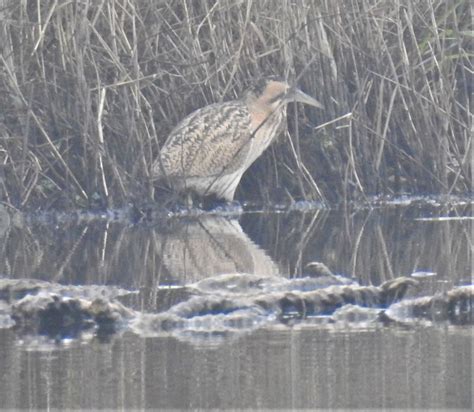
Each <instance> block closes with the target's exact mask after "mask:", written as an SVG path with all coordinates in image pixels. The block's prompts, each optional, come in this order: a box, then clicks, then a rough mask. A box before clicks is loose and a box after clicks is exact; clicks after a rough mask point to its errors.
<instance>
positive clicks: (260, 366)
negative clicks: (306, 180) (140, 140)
mask: <svg viewBox="0 0 474 412" xmlns="http://www.w3.org/2000/svg"><path fill="white" fill-rule="evenodd" d="M300 209H303V210H299V211H298V210H294V211H291V212H279V213H275V212H273V213H266V214H264V213H244V214H243V215H242V216H240V218H239V219H232V218H230V217H219V216H201V217H195V218H179V219H169V220H168V221H164V222H161V223H158V222H154V223H138V224H131V223H129V222H127V221H126V220H125V221H121V220H107V219H85V218H82V219H73V218H71V219H69V220H68V219H67V218H62V219H56V220H54V219H53V220H51V219H50V218H48V219H43V218H41V217H38V216H36V217H35V218H25V217H24V216H19V215H16V216H12V217H10V218H9V220H10V222H9V224H6V223H4V224H3V225H0V239H1V241H0V242H1V243H0V254H1V257H0V274H2V276H3V277H7V278H14V279H20V278H34V279H40V280H44V281H48V282H52V283H53V284H61V285H109V286H114V287H116V288H120V289H125V290H130V291H134V292H135V293H133V294H130V295H127V296H124V297H122V298H119V300H120V301H121V302H122V303H123V304H125V305H126V306H127V307H128V308H131V309H132V310H134V311H137V312H140V313H142V312H146V313H149V314H151V315H153V314H156V313H163V312H166V311H168V310H172V309H173V308H175V307H176V305H177V304H178V303H179V302H183V301H184V302H185V301H186V299H188V298H189V295H190V292H189V289H188V287H187V286H189V285H190V284H196V283H198V284H199V282H203V280H204V279H207V278H209V277H210V276H217V277H219V275H222V274H226V273H236V272H237V273H249V274H258V275H261V276H263V277H266V278H268V279H274V278H275V277H278V278H282V277H284V278H286V279H289V280H290V281H291V279H295V278H298V277H301V276H304V274H305V265H306V264H307V263H308V262H310V261H320V262H323V263H325V264H326V265H327V266H328V267H329V268H330V269H331V270H332V271H333V272H334V273H336V274H340V275H343V276H345V277H346V278H347V279H348V281H355V282H357V283H359V284H361V285H370V284H373V285H379V284H381V283H383V282H384V281H387V280H390V279H393V278H396V277H398V276H410V275H411V274H414V277H413V278H414V279H416V280H418V281H419V282H420V286H419V287H418V288H417V289H416V290H414V291H411V292H410V294H409V296H432V295H434V294H436V293H440V292H443V291H449V290H451V289H453V288H455V287H457V286H459V285H466V284H471V283H472V280H471V264H472V256H471V253H472V220H469V219H461V218H462V217H470V213H471V212H470V206H469V205H458V206H455V207H454V206H451V207H448V206H444V207H438V206H436V207H435V206H432V207H427V205H426V204H425V205H423V207H421V206H416V205H411V206H401V205H392V206H390V207H384V208H379V209H372V210H369V209H358V210H352V211H351V212H346V213H344V212H343V211H329V210H321V209H311V208H304V207H300ZM440 217H442V219H440ZM446 217H450V219H446ZM4 221H5V220H3V221H1V222H2V223H3V222H4ZM0 305H3V306H0V320H1V314H2V310H3V311H4V312H5V302H3V303H2V301H0ZM2 308H3V309H2ZM3 319H5V316H3ZM0 325H1V323H0ZM201 327H202V328H204V331H205V332H206V331H207V329H205V327H206V326H205V325H204V326H201ZM0 346H1V350H0V368H1V370H2V371H3V374H2V375H1V376H0V399H2V407H6V408H21V409H24V408H25V409H36V408H59V409H63V408H86V409H87V408H94V409H95V408H151V407H155V408H158V407H159V408H220V409H221V408H251V409H255V408H354V407H359V408H362V407H363V408H382V407H385V408H389V407H397V408H428V407H429V408H466V409H470V408H471V406H472V367H471V365H472V326H469V325H467V326H463V325H453V324H452V323H450V322H447V321H442V322H430V321H428V320H426V319H420V320H415V321H414V322H411V323H407V324H395V325H385V324H383V323H381V322H336V323H331V324H328V323H327V322H325V321H324V320H321V319H320V318H318V317H316V318H308V319H293V320H292V321H291V322H287V323H282V322H277V321H274V322H269V323H265V324H262V325H252V327H242V328H241V329H240V330H238V331H237V333H234V334H225V333H220V334H217V333H215V331H214V333H213V334H211V333H201V334H200V335H199V336H196V334H193V333H190V331H189V330H185V331H183V333H181V332H180V333H163V332H160V333H157V331H156V330H147V331H143V330H141V331H140V332H139V333H137V332H132V330H131V329H129V328H123V329H120V330H119V331H118V332H117V333H115V334H113V335H111V336H105V337H103V336H102V337H98V336H96V335H95V334H94V333H93V332H84V333H83V334H82V335H81V337H80V338H78V339H71V340H66V341H61V342H59V343H58V342H57V343H55V342H54V341H52V340H50V339H47V338H45V337H42V338H38V336H31V335H22V334H20V333H19V332H17V331H15V330H14V329H13V328H11V327H7V326H6V325H4V327H0Z"/></svg>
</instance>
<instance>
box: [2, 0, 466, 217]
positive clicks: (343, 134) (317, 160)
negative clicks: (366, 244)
mask: <svg viewBox="0 0 474 412" xmlns="http://www.w3.org/2000/svg"><path fill="white" fill-rule="evenodd" d="M471 22H472V5H470V4H469V2H468V1H465V0H461V1H446V0H419V1H416V2H412V1H409V0H395V1H388V0H358V1H355V0H354V1H346V0H317V1H315V0H300V1H290V0H261V1H252V0H243V1H239V0H237V1H236V0H220V1H211V0H202V1H191V0H175V1H173V0H169V1H152V2H150V1H148V0H104V1H100V2H97V1H92V0H82V1H72V2H65V1H59V0H49V1H39V0H38V1H32V0H31V1H29V0H23V1H17V0H2V1H0V31H1V33H0V48H1V51H2V53H1V57H0V107H1V109H2V110H1V111H0V201H3V202H4V203H7V204H10V205H13V206H15V207H18V208H37V207H42V208H48V207H55V208H69V207H94V206H98V207H106V206H107V207H116V206H119V205H123V204H125V203H127V202H134V203H136V202H147V201H150V200H152V199H153V197H154V188H153V184H152V182H151V179H150V166H151V163H152V161H153V158H154V156H156V154H157V153H158V151H159V148H160V146H161V145H162V144H163V142H164V141H165V139H166V137H167V135H168V133H169V132H170V130H171V129H172V128H173V126H174V125H175V124H176V123H177V122H178V121H179V120H180V119H182V118H183V117H184V116H185V115H186V114H188V113H189V112H191V111H193V110H194V109H196V108H199V107H202V106H204V105H207V104H210V103H213V102H218V101H224V100H229V99H235V98H237V97H238V96H239V95H240V94H241V93H242V91H243V90H244V89H245V88H246V87H247V86H248V85H249V83H250V82H252V81H253V80H255V79H256V78H258V77H262V76H268V75H278V76H283V77H285V78H288V79H289V81H290V82H296V83H298V85H299V86H300V88H302V89H303V90H304V91H305V92H307V93H308V94H311V95H313V96H314V97H316V98H317V99H318V100H319V101H321V102H322V103H323V104H324V106H325V109H324V110H323V111H316V110H314V109H312V108H303V107H300V106H296V105H290V106H289V108H288V117H289V119H288V130H287V132H286V133H284V135H283V136H281V138H280V139H279V140H278V142H277V143H276V144H275V145H273V146H272V147H271V149H269V150H268V151H267V152H266V153H265V154H264V155H263V156H262V158H260V159H259V160H258V161H257V162H256V163H255V164H254V166H252V168H251V169H250V170H249V171H248V172H247V173H246V175H245V177H244V179H243V181H242V183H241V185H240V188H239V191H238V193H237V198H238V199H240V200H258V201H268V202H273V201H281V200H290V199H302V198H304V199H319V200H323V201H327V202H341V201H349V200H357V199H364V198H365V197H367V196H368V195H372V194H387V195H391V194H398V193H438V194H439V193H443V194H453V193H457V194H459V193H467V192H471V190H472V162H473V160H472V128H471V117H470V116H471V114H470V104H471V102H470V95H471V92H472V77H471V76H472V72H473V67H472V52H473V50H472V44H473V42H472V30H473V28H472V23H471Z"/></svg>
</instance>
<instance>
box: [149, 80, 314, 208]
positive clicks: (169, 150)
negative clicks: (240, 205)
mask: <svg viewBox="0 0 474 412" xmlns="http://www.w3.org/2000/svg"><path fill="white" fill-rule="evenodd" d="M290 101H300V102H303V103H307V104H311V105H313V106H316V107H321V105H320V104H319V102H317V101H316V100H315V99H312V98H311V97H309V96H307V95H306V94H304V93H303V92H301V91H299V90H298V89H291V88H290V87H289V85H288V84H286V83H284V82H280V81H276V80H271V79H265V80H263V81H261V82H259V83H257V84H256V85H255V86H254V87H252V88H251V89H249V90H248V91H247V92H246V93H245V94H244V97H243V98H242V99H240V100H234V101H230V102H226V103H217V104H212V105H210V106H206V107H203V108H202V109H199V110H196V111H195V112H193V113H191V114H190V115H189V116H187V117H186V118H185V119H184V120H182V121H181V123H179V124H178V125H177V126H176V127H175V129H174V130H173V131H172V132H171V133H170V135H169V137H168V139H167V140H166V142H165V144H164V146H163V147H162V148H161V151H160V154H159V155H158V158H157V159H156V160H155V162H154V164H153V169H152V174H153V178H154V179H156V180H160V181H164V182H165V183H166V184H168V185H169V186H171V187H172V188H173V189H174V190H176V191H185V190H191V191H194V192H196V193H198V194H199V195H215V196H216V197H218V198H222V199H224V200H227V201H232V200H233V198H234V193H235V190H236V188H237V186H238V184H239V182H240V179H241V178H242V175H243V174H244V172H245V171H246V170H247V169H248V168H249V167H250V165H251V164H252V163H253V162H254V161H255V160H256V159H257V158H258V157H259V156H260V155H261V154H262V153H263V151H264V150H265V149H266V148H267V147H268V146H269V145H270V144H271V142H272V141H273V139H274V138H275V137H276V136H277V135H278V132H279V130H280V128H281V127H282V126H283V124H284V123H283V122H284V121H285V120H286V104H287V103H288V102H290Z"/></svg>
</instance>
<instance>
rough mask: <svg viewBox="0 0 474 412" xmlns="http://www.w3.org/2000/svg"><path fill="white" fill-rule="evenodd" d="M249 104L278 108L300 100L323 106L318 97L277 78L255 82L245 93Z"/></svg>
mask: <svg viewBox="0 0 474 412" xmlns="http://www.w3.org/2000/svg"><path fill="white" fill-rule="evenodd" d="M244 99H245V101H246V103H247V104H249V105H255V104H257V105H259V106H264V107H268V108H269V109H271V110H276V109H277V108H278V107H284V106H285V105H286V104H288V103H290V102H300V103H304V104H308V105H310V106H314V107H318V108H320V109H322V108H323V105H322V104H321V103H319V102H318V101H317V100H316V99H314V98H312V97H311V96H309V95H307V94H306V93H303V92H302V91H301V90H300V89H298V88H296V87H291V86H290V85H289V84H288V83H287V82H286V81H284V80H282V79H277V78H264V79H261V80H259V81H257V82H256V83H254V84H253V85H252V86H251V87H250V88H249V89H248V90H247V91H246V92H245V95H244Z"/></svg>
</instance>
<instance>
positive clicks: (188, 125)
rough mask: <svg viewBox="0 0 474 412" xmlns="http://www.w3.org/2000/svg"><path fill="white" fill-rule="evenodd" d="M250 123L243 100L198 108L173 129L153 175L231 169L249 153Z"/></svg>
mask: <svg viewBox="0 0 474 412" xmlns="http://www.w3.org/2000/svg"><path fill="white" fill-rule="evenodd" d="M250 127H251V123H250V113H249V111H248V108H247V106H246V105H245V103H243V102H240V101H233V102H228V103H221V104H213V105H210V106H206V107H204V108H202V109H199V110H196V111H195V112H193V113H191V114H190V115H189V116H188V117H186V118H185V119H184V120H182V121H181V123H179V124H178V125H177V126H176V128H175V129H174V130H173V131H172V132H171V133H170V135H169V137H168V139H167V140H166V142H165V144H164V146H163V147H162V149H161V151H160V154H159V156H158V159H157V160H156V161H155V163H154V165H153V175H154V176H155V178H158V177H160V176H167V177H171V178H172V177H184V176H185V177H211V176H218V175H225V174H228V173H232V172H234V171H236V170H237V169H238V168H239V165H241V164H242V163H243V162H244V159H245V157H246V156H247V151H248V150H249V146H250V140H251V129H250Z"/></svg>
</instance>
